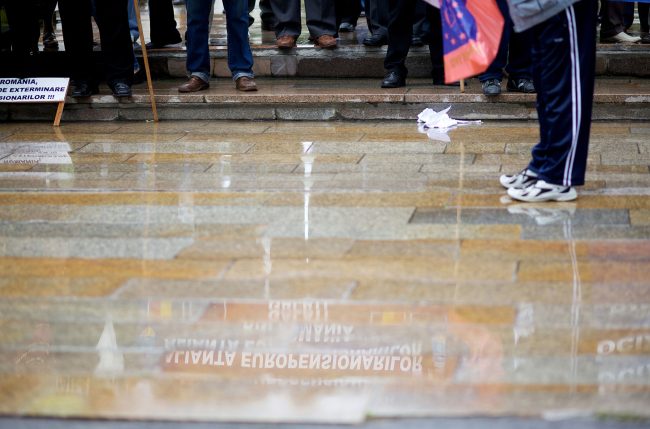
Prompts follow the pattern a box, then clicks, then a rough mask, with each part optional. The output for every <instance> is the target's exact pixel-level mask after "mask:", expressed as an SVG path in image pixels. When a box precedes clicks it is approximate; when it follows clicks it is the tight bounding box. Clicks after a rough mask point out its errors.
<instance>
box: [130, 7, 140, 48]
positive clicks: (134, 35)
mask: <svg viewBox="0 0 650 429" xmlns="http://www.w3.org/2000/svg"><path fill="white" fill-rule="evenodd" d="M127 14H128V17H129V32H130V33H131V40H132V41H133V42H134V43H135V42H137V41H138V39H139V38H140V31H139V30H138V19H137V17H136V16H135V2H134V1H133V0H128V6H127Z"/></svg>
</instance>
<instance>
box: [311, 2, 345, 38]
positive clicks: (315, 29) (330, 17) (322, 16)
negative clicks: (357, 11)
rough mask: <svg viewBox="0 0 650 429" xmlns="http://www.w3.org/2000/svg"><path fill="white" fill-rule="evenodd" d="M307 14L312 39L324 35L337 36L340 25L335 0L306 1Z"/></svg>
mask: <svg viewBox="0 0 650 429" xmlns="http://www.w3.org/2000/svg"><path fill="white" fill-rule="evenodd" d="M348 1H349V0H348ZM305 14H306V15H307V28H308V29H309V35H310V36H311V38H312V39H317V38H318V37H320V36H323V35H330V36H333V37H336V35H337V33H338V31H337V29H338V27H337V26H336V10H335V6H334V0H308V1H306V2H305Z"/></svg>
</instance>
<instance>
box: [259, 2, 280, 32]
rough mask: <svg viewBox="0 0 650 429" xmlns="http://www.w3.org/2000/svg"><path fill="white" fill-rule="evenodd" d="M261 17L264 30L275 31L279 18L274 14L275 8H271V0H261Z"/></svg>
mask: <svg viewBox="0 0 650 429" xmlns="http://www.w3.org/2000/svg"><path fill="white" fill-rule="evenodd" d="M259 6H260V18H261V19H262V30H265V31H275V26H276V25H277V20H276V19H275V15H274V14H273V9H271V1H270V0H260V3H259Z"/></svg>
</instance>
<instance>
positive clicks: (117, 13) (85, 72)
mask: <svg viewBox="0 0 650 429" xmlns="http://www.w3.org/2000/svg"><path fill="white" fill-rule="evenodd" d="M127 7H128V3H127V0H95V13H96V16H95V21H96V22H97V26H98V27H99V36H100V38H101V47H102V56H103V59H104V72H105V75H106V80H107V81H108V83H109V84H112V83H114V82H116V81H122V82H125V83H128V84H129V85H130V84H132V83H133V62H134V57H133V46H132V44H131V33H130V32H129V17H128V14H127V11H128V9H127ZM59 11H60V12H61V22H62V24H63V41H64V43H65V50H66V53H67V54H68V55H69V58H70V69H71V76H70V77H71V78H72V79H74V80H92V78H93V62H92V53H93V31H92V24H91V21H90V16H91V4H90V0H59Z"/></svg>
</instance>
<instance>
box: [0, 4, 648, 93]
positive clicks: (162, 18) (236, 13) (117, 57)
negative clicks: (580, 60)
mask: <svg viewBox="0 0 650 429" xmlns="http://www.w3.org/2000/svg"><path fill="white" fill-rule="evenodd" d="M222 1H223V6H224V13H225V15H226V27H227V44H228V66H229V68H230V71H231V73H232V78H233V80H234V82H235V87H236V88H237V89H238V90H240V91H255V90H257V85H256V83H255V77H254V73H253V55H252V51H251V47H250V43H249V41H248V36H249V32H248V27H249V26H250V25H251V24H252V23H253V18H252V16H251V12H252V11H253V9H254V8H255V7H256V0H222ZM182 3H185V7H186V12H187V27H186V28H187V31H186V32H185V35H184V36H185V44H186V47H187V73H188V81H187V82H186V83H184V84H183V85H181V86H180V87H179V88H178V90H179V91H180V92H195V91H201V90H204V89H207V88H208V87H209V86H210V76H211V70H210V52H209V35H210V27H211V23H212V20H213V14H214V3H215V0H148V7H149V15H150V16H149V22H150V35H151V41H150V42H149V43H148V44H147V47H148V48H154V49H155V48H165V47H180V46H182V42H183V38H182V35H181V34H180V32H179V31H178V29H177V22H176V20H175V18H174V4H182ZM303 5H304V7H305V16H306V25H307V30H308V32H309V40H310V41H312V42H313V43H314V45H315V46H317V47H320V48H322V49H335V48H337V46H338V42H337V38H338V35H339V33H342V32H354V31H355V29H356V26H357V23H358V20H359V19H360V16H363V15H365V19H366V21H367V26H368V34H367V37H365V38H364V39H363V40H362V43H363V44H364V45H366V46H370V47H379V46H383V45H388V48H387V50H386V57H385V61H384V68H385V77H384V79H383V81H382V83H381V86H382V87H383V88H396V87H401V86H404V85H406V78H407V76H408V70H407V68H406V65H405V63H406V57H407V55H408V52H409V49H410V47H411V46H422V45H424V44H427V45H428V46H429V52H430V56H431V78H432V84H434V85H440V84H444V67H443V39H442V28H441V23H440V12H439V10H438V9H435V8H433V7H431V6H429V5H428V4H427V3H425V2H423V1H421V0H304V1H303V0H258V4H257V6H259V9H260V18H261V20H262V22H261V27H262V30H263V31H272V32H274V33H275V37H276V45H277V48H278V49H281V50H288V49H292V48H294V47H295V46H296V41H297V39H298V37H299V36H300V34H301V32H302V26H301V7H302V6H303ZM497 5H498V7H499V9H500V10H501V12H502V14H503V16H504V18H505V26H504V30H503V36H502V38H501V44H500V46H499V51H498V54H497V56H496V58H495V60H494V62H493V63H492V64H491V65H490V66H489V67H488V69H487V70H486V71H485V72H484V73H482V74H481V75H480V76H478V78H479V81H480V82H481V85H482V90H483V93H484V94H485V95H488V96H494V95H498V94H500V93H501V91H502V80H503V79H504V78H507V83H506V90H508V91H515V92H524V93H534V92H535V84H534V82H533V71H532V65H531V56H530V54H529V52H530V49H531V46H532V42H533V41H532V39H531V32H529V31H526V32H521V33H517V32H514V31H513V23H512V20H511V19H510V14H509V11H508V3H507V1H506V0H497ZM2 6H4V10H5V11H6V14H7V18H8V21H9V25H10V33H11V39H10V40H11V48H10V49H11V50H12V51H13V52H14V57H13V61H14V62H15V63H16V64H19V65H22V64H24V65H25V66H24V67H22V70H23V71H27V73H29V71H32V70H30V67H29V63H30V57H33V56H34V55H35V54H36V53H37V52H38V42H39V39H40V40H42V43H43V46H44V48H45V49H46V50H47V49H57V48H58V41H57V38H56V35H55V30H54V29H55V24H56V21H55V20H53V17H54V16H55V15H54V11H55V8H56V6H57V0H21V1H13V0H0V7H2ZM58 7H59V13H60V16H61V23H62V29H63V38H64V43H65V50H66V53H67V54H68V55H69V64H70V69H71V70H72V72H71V78H72V90H71V95H72V96H73V97H87V96H90V95H92V94H96V93H97V92H98V82H97V79H96V77H95V76H96V75H97V73H94V65H93V61H92V52H93V30H92V24H91V17H92V18H94V20H95V23H96V24H97V27H98V29H99V34H100V44H101V51H102V55H103V69H102V71H103V74H104V75H105V76H104V77H105V79H106V82H107V84H108V86H109V87H110V89H111V91H112V92H113V94H114V95H115V96H118V97H125V96H130V95H131V86H132V85H133V81H134V71H135V72H137V71H138V70H139V64H138V62H137V60H136V58H135V56H134V47H135V49H138V48H139V44H138V39H139V31H138V28H137V24H136V20H135V11H134V0H58ZM649 8H650V4H648V3H639V4H638V14H639V19H640V27H641V34H640V35H638V36H637V35H631V34H629V33H628V32H627V31H628V29H629V28H630V26H631V25H632V20H633V14H634V3H621V2H616V1H609V0H601V1H600V13H599V15H598V19H599V21H600V40H601V42H603V43H650V28H649V24H648V15H649ZM35 11H37V12H36V13H35ZM41 27H42V29H43V32H42V39H41Z"/></svg>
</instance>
